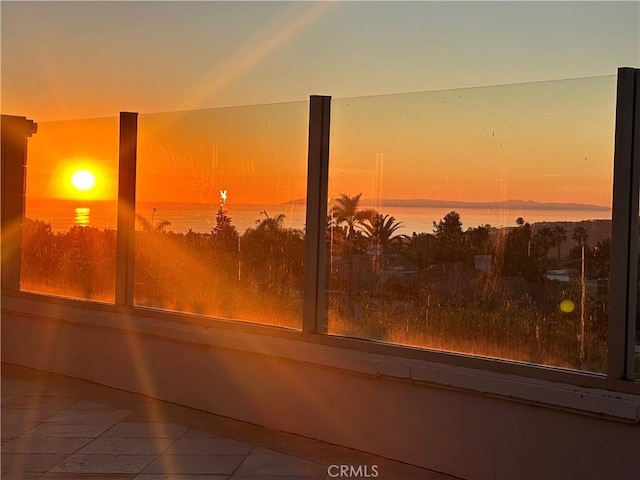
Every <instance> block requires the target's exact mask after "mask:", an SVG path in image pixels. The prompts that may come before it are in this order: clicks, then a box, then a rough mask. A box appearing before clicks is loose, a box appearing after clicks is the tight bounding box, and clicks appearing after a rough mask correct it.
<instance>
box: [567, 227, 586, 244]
mask: <svg viewBox="0 0 640 480" xmlns="http://www.w3.org/2000/svg"><path fill="white" fill-rule="evenodd" d="M587 238H589V234H588V233H587V229H586V228H584V227H582V226H577V227H576V228H574V229H573V235H571V239H572V240H575V241H576V243H577V244H578V247H582V246H584V245H586V244H587Z"/></svg>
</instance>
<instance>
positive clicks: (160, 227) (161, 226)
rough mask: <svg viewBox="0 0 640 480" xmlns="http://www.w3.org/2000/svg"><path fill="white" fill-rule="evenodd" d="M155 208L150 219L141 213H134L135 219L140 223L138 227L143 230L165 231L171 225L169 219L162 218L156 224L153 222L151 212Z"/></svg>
mask: <svg viewBox="0 0 640 480" xmlns="http://www.w3.org/2000/svg"><path fill="white" fill-rule="evenodd" d="M155 212H156V209H155V208H154V209H153V213H152V217H151V218H152V220H151V221H149V220H147V219H146V218H145V217H144V216H143V215H142V214H140V213H136V220H138V223H139V224H140V228H142V231H143V232H166V231H167V229H168V228H169V227H170V226H171V222H170V221H169V220H165V219H162V220H160V221H159V222H158V223H157V224H156V225H154V224H153V214H155Z"/></svg>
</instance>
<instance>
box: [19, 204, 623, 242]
mask: <svg viewBox="0 0 640 480" xmlns="http://www.w3.org/2000/svg"><path fill="white" fill-rule="evenodd" d="M226 208H227V214H228V215H229V216H230V217H231V220H232V224H233V225H235V227H236V228H237V229H238V231H239V232H240V233H244V232H245V231H246V230H247V229H248V228H251V227H255V226H256V224H257V223H258V222H259V221H260V220H261V219H264V218H266V215H269V216H270V217H275V216H277V215H279V214H284V215H285V217H284V222H283V226H284V227H286V228H298V229H303V228H304V224H305V209H306V207H305V205H304V204H279V205H273V204H260V205H246V204H232V203H230V204H227V205H226ZM87 209H88V210H87ZM154 209H155V211H154ZM217 210H218V205H215V204H211V205H199V204H179V203H153V204H151V203H141V204H139V205H137V206H136V214H139V215H142V216H143V217H145V218H146V219H147V221H149V222H153V224H154V225H157V224H158V223H159V222H161V221H163V220H167V221H169V222H171V225H170V227H169V229H170V230H172V231H174V232H186V231H188V230H189V229H191V230H193V231H194V232H200V233H209V232H210V231H211V229H212V228H213V227H214V226H215V218H216V212H217ZM452 210H455V211H456V212H458V213H459V214H460V219H461V221H462V226H463V229H467V228H469V227H477V226H478V225H486V224H489V225H491V226H494V227H499V226H515V225H516V223H515V222H516V219H517V218H518V217H522V218H524V220H525V221H527V222H529V223H538V222H562V221H564V222H579V221H582V220H606V219H611V213H610V212H608V211H603V210H589V209H583V210H576V209H571V210H559V209H552V210H547V209H517V210H515V209H511V210H510V209H504V208H501V209H498V208H495V209H490V208H447V207H382V208H381V213H382V214H387V215H390V216H393V217H394V218H395V219H396V221H398V222H402V227H401V228H400V229H399V230H398V233H403V234H406V235H411V234H413V233H414V232H415V233H420V232H425V233H431V232H433V222H438V221H439V220H441V219H442V217H444V216H445V215H446V214H447V213H449V212H451V211H452ZM26 216H27V217H30V218H37V219H40V220H43V221H45V222H48V223H51V226H52V229H53V230H54V231H56V232H64V231H67V230H68V229H69V228H70V227H72V226H74V225H90V226H94V227H97V228H100V229H104V228H110V229H115V228H116V218H117V207H116V204H115V202H77V201H66V200H47V201H31V202H29V201H27V204H26Z"/></svg>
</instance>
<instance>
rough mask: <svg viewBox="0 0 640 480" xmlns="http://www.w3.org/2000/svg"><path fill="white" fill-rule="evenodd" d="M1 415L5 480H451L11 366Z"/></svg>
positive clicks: (4, 381) (6, 369) (5, 376)
mask: <svg viewBox="0 0 640 480" xmlns="http://www.w3.org/2000/svg"><path fill="white" fill-rule="evenodd" d="M1 409H2V410H1V413H2V430H1V433H2V479H3V480H17V479H20V480H36V479H37V480H50V479H55V480H71V479H73V480H98V479H112V480H133V479H135V480H261V479H262V480H329V479H332V478H334V477H332V476H331V475H330V474H329V472H331V473H332V474H334V475H335V471H334V470H328V469H329V466H331V465H354V466H358V465H366V466H368V468H369V470H368V471H367V472H368V473H369V477H366V476H364V475H363V476H357V477H354V476H352V477H350V478H376V479H377V480H405V479H407V480H414V479H415V480H453V479H454V477H450V476H448V475H443V474H440V473H437V472H433V471H430V470H426V469H422V468H417V467H414V466H411V465H406V464H403V463H399V462H395V461H391V460H387V459H384V458H380V457H375V456H373V455H369V454H366V453H362V452H358V451H354V450H349V449H346V448H342V447H337V446H334V445H329V444H326V443H322V442H319V441H316V440H311V439H308V438H304V437H299V436H296V435H291V434H286V433H283V432H278V431H274V430H269V429H267V428H263V427H259V426H256V425H251V424H247V423H243V422H239V421H236V420H231V419H229V418H225V417H220V416H217V415H213V414H210V413H206V412H202V411H199V410H194V409H190V408H186V407H182V406H179V405H175V404H171V403H167V402H162V401H159V400H153V399H151V398H148V397H145V396H142V395H136V394H133V393H129V392H124V391H121V390H116V389H112V388H108V387H104V386H100V385H96V384H94V383H91V382H87V381H84V380H79V379H76V378H71V377H65V376H62V375H56V374H51V373H46V372H42V371H38V370H31V369H27V368H24V367H18V366H15V365H9V364H2V406H1ZM373 465H376V466H377V473H378V475H377V477H371V475H372V473H373V470H372V469H371V467H372V466H373ZM363 473H364V472H363ZM335 478H340V477H335ZM342 478H344V477H342Z"/></svg>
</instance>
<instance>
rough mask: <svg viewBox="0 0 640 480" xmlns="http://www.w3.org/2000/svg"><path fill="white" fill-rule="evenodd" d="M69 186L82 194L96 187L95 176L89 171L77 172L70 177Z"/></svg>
mask: <svg viewBox="0 0 640 480" xmlns="http://www.w3.org/2000/svg"><path fill="white" fill-rule="evenodd" d="M71 185H73V186H74V187H75V188H77V189H78V190H80V191H82V192H87V191H89V190H91V189H92V188H94V187H95V186H96V176H95V175H94V174H93V173H92V172H90V171H89V170H84V169H83V170H77V171H76V172H74V173H73V175H71Z"/></svg>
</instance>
